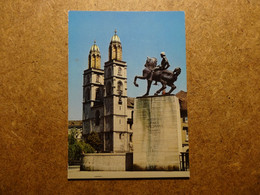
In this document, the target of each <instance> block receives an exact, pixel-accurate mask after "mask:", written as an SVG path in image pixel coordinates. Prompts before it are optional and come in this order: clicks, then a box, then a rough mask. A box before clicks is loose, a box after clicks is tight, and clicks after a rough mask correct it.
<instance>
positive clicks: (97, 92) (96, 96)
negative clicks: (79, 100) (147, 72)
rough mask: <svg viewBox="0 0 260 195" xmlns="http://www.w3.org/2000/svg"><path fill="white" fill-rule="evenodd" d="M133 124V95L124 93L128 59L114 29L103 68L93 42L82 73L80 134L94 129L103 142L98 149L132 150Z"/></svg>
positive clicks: (125, 91)
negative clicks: (81, 126)
mask: <svg viewBox="0 0 260 195" xmlns="http://www.w3.org/2000/svg"><path fill="white" fill-rule="evenodd" d="M132 124H133V98H128V97H127V63H126V62H125V61H123V57H122V44H121V41H120V38H119V36H118V35H117V32H116V31H115V34H114V35H113V36H112V38H111V41H110V44H109V48H108V61H107V62H105V64H104V70H102V69H101V54H100V50H99V47H98V46H97V45H96V42H94V44H93V45H92V46H91V48H90V51H89V56H88V69H86V70H85V71H84V74H83V137H86V136H87V135H88V134H89V133H91V132H97V133H98V134H99V136H100V138H101V140H102V142H103V147H102V150H101V151H98V152H110V153H111V152H112V153H122V152H131V151H132V135H133V130H132Z"/></svg>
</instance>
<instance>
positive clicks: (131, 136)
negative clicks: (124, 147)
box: [129, 134, 133, 142]
mask: <svg viewBox="0 0 260 195" xmlns="http://www.w3.org/2000/svg"><path fill="white" fill-rule="evenodd" d="M129 141H130V142H132V141H133V134H130V137H129Z"/></svg>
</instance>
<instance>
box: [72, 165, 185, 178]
mask: <svg viewBox="0 0 260 195" xmlns="http://www.w3.org/2000/svg"><path fill="white" fill-rule="evenodd" d="M189 177H190V172H189V171H80V166H79V165H73V166H69V167H68V179H120V178H121V179H123V178H125V179H145V178H150V179H153V178H183V179H185V178H186V179H187V178H189Z"/></svg>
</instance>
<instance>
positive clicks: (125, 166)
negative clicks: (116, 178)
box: [80, 153, 133, 171]
mask: <svg viewBox="0 0 260 195" xmlns="http://www.w3.org/2000/svg"><path fill="white" fill-rule="evenodd" d="M132 165H133V154H132V153H94V154H84V155H83V157H82V161H81V165H80V170H81V171H127V170H131V169H132Z"/></svg>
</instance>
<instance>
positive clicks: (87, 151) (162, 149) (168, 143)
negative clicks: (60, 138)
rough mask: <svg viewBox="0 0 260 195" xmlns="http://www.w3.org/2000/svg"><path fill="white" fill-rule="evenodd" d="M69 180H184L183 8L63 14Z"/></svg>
mask: <svg viewBox="0 0 260 195" xmlns="http://www.w3.org/2000/svg"><path fill="white" fill-rule="evenodd" d="M68 34H69V45H68V47H69V83H68V85H69V106H68V108H69V118H68V179H131V178H189V176H190V169H189V137H188V115H187V81H186V48H185V14H184V12H179V11H178V12H177V11H176V12H175V11H169V12H113V11H70V12H69V33H68Z"/></svg>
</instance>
